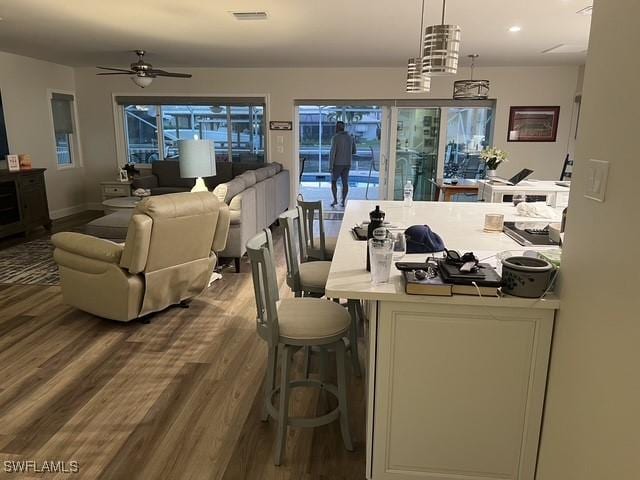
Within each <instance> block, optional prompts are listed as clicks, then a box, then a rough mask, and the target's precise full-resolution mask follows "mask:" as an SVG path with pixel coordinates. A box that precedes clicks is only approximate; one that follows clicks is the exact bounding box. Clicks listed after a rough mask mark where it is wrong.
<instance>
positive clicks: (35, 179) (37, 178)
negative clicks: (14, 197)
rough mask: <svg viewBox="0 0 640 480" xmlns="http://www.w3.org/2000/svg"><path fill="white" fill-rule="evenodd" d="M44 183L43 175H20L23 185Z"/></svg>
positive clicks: (37, 185) (39, 185) (35, 185)
mask: <svg viewBox="0 0 640 480" xmlns="http://www.w3.org/2000/svg"><path fill="white" fill-rule="evenodd" d="M43 184H44V179H43V178H42V175H25V176H22V177H20V186H21V187H31V186H33V187H41V186H42V185H43Z"/></svg>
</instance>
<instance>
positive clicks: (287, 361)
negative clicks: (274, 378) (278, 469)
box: [274, 345, 291, 465]
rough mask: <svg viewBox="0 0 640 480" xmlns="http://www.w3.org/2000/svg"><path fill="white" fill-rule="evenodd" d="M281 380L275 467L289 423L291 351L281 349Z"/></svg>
mask: <svg viewBox="0 0 640 480" xmlns="http://www.w3.org/2000/svg"><path fill="white" fill-rule="evenodd" d="M281 362H282V374H281V376H282V378H281V379H280V402H279V403H280V406H279V408H278V430H277V434H276V435H277V437H276V452H275V461H274V463H275V464H276V465H280V464H281V463H282V456H283V454H284V449H285V445H286V441H287V423H288V422H289V367H290V365H291V349H290V348H289V347H288V346H287V345H284V346H283V347H282V359H281Z"/></svg>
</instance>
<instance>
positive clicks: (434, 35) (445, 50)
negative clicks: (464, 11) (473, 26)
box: [422, 0, 460, 76]
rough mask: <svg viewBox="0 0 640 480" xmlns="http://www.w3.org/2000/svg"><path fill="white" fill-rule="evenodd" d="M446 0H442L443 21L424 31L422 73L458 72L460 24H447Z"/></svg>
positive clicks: (449, 73) (442, 73)
mask: <svg viewBox="0 0 640 480" xmlns="http://www.w3.org/2000/svg"><path fill="white" fill-rule="evenodd" d="M446 3H447V2H446V0H442V23H441V24H440V25H431V26H429V27H427V28H426V29H425V31H424V45H423V50H422V73H425V74H427V75H429V76H434V75H455V74H456V73H457V72H458V55H459V52H460V26H459V25H445V23H444V14H445V8H446Z"/></svg>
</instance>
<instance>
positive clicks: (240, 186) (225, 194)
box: [213, 177, 247, 204]
mask: <svg viewBox="0 0 640 480" xmlns="http://www.w3.org/2000/svg"><path fill="white" fill-rule="evenodd" d="M245 188H247V185H246V184H245V183H244V180H243V179H242V178H240V177H236V178H234V179H233V180H231V181H230V182H225V183H221V184H220V185H218V186H217V187H216V188H215V190H214V191H213V193H214V194H215V196H216V197H218V200H220V201H221V202H224V203H226V204H228V203H229V202H230V201H231V199H232V198H233V197H235V196H236V195H237V194H239V193H240V192H241V191H243V190H244V189H245Z"/></svg>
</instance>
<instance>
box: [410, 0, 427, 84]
mask: <svg viewBox="0 0 640 480" xmlns="http://www.w3.org/2000/svg"><path fill="white" fill-rule="evenodd" d="M423 25H424V0H422V11H421V16H420V30H418V56H417V57H414V58H410V59H409V60H408V62H407V85H406V91H407V93H425V92H429V91H430V90H431V77H429V76H428V75H425V74H424V73H422V57H421V54H422V27H423Z"/></svg>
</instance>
